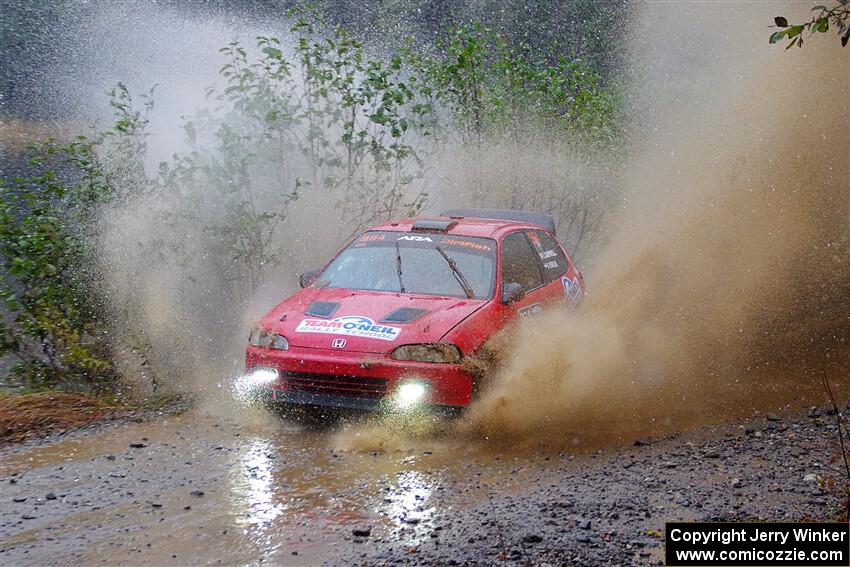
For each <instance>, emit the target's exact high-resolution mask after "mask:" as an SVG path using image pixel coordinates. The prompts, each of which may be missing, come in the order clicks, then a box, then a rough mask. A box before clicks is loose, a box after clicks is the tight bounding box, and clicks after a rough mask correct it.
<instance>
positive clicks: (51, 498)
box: [45, 492, 56, 500]
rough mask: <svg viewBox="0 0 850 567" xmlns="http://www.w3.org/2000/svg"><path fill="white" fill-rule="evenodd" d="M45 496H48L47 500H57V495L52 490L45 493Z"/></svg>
mask: <svg viewBox="0 0 850 567" xmlns="http://www.w3.org/2000/svg"><path fill="white" fill-rule="evenodd" d="M45 498H46V499H47V500H56V495H55V494H53V493H52V492H48V493H47V494H46V495H45Z"/></svg>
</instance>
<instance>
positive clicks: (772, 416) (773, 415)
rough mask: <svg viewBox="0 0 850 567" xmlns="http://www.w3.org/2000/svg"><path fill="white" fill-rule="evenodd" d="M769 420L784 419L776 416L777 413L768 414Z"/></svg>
mask: <svg viewBox="0 0 850 567" xmlns="http://www.w3.org/2000/svg"><path fill="white" fill-rule="evenodd" d="M767 420H768V421H782V418H781V417H779V416H778V415H776V414H775V413H769V414H767Z"/></svg>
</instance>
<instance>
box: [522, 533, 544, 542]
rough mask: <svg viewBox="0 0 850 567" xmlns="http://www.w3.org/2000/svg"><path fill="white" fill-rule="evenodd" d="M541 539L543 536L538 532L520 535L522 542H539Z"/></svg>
mask: <svg viewBox="0 0 850 567" xmlns="http://www.w3.org/2000/svg"><path fill="white" fill-rule="evenodd" d="M542 541H543V536H541V535H540V534H526V535H524V536H522V543H540V542H542Z"/></svg>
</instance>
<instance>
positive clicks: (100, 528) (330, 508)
mask: <svg viewBox="0 0 850 567" xmlns="http://www.w3.org/2000/svg"><path fill="white" fill-rule="evenodd" d="M246 421H250V420H245V419H241V420H240V422H236V421H235V420H233V419H226V418H222V417H217V416H215V415H210V414H204V413H202V412H199V411H193V412H189V413H186V414H183V415H179V416H172V417H167V418H163V419H160V420H157V421H153V422H149V423H141V424H137V423H125V424H121V425H113V426H106V427H100V428H96V429H91V430H87V431H82V432H78V433H76V434H73V435H70V436H65V437H63V438H59V439H52V440H51V439H48V440H44V441H39V442H30V443H28V444H26V445H19V446H8V447H6V448H4V449H2V450H0V463H2V464H0V564H2V565H4V566H5V565H60V564H61V565H67V564H77V565H95V564H109V565H199V564H241V565H244V564H260V563H264V564H274V565H307V564H309V565H314V564H339V565H348V564H357V563H362V564H365V565H374V564H381V563H396V562H401V563H409V564H462V565H467V564H468V565H487V564H503V563H505V564H518V565H520V564H547V563H548V564H553V565H564V564H576V565H631V564H648V563H650V564H659V563H661V562H662V556H663V542H662V536H661V534H662V533H663V531H664V522H665V521H670V520H724V519H725V520H734V519H754V518H762V519H771V520H784V519H788V520H793V519H800V518H805V517H812V518H825V517H827V515H828V514H829V513H830V509H831V507H832V506H834V505H835V503H836V499H835V497H834V495H832V494H830V493H827V492H825V489H824V488H823V486H824V484H825V483H824V481H823V479H829V478H840V477H841V469H840V466H841V465H840V464H839V463H838V462H835V461H834V459H832V458H833V457H834V456H836V455H837V440H836V437H835V425H834V417H830V416H828V415H825V410H824V409H823V408H821V409H813V410H812V409H810V410H801V411H797V412H792V411H789V413H786V414H783V415H773V414H767V415H757V416H755V417H753V418H752V419H749V420H746V421H743V422H740V423H728V424H724V425H715V426H711V427H706V428H703V429H700V430H697V431H693V432H690V433H683V434H672V435H668V436H666V437H664V438H660V439H648V440H646V439H645V440H634V439H632V440H628V441H627V442H624V443H622V444H620V446H615V447H608V448H604V449H598V450H595V451H591V450H585V451H583V452H578V451H577V452H574V453H566V452H558V451H552V450H542V449H537V450H534V449H523V450H521V451H518V450H506V449H494V448H493V447H490V446H486V445H480V444H475V443H469V442H462V441H457V440H452V439H446V438H442V439H431V440H418V441H411V442H409V443H408V444H407V446H405V447H404V448H403V449H400V450H392V451H378V452H374V451H372V452H369V451H352V450H341V449H339V448H338V447H339V446H338V443H337V436H336V434H335V433H334V432H332V431H316V430H311V429H309V428H305V427H303V426H297V425H291V424H287V423H285V422H281V421H276V422H269V421H268V420H265V421H262V422H258V423H256V424H246V423H245V422H246Z"/></svg>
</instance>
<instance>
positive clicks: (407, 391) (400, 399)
mask: <svg viewBox="0 0 850 567" xmlns="http://www.w3.org/2000/svg"><path fill="white" fill-rule="evenodd" d="M427 393H428V387H427V386H426V385H425V384H423V383H421V382H403V383H401V384H400V385H399V386H398V388H396V391H395V396H394V397H393V400H394V401H395V404H396V405H397V406H398V407H400V408H410V407H413V406H415V405H417V404H419V403H421V402H422V401H424V400H425V394H427Z"/></svg>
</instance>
